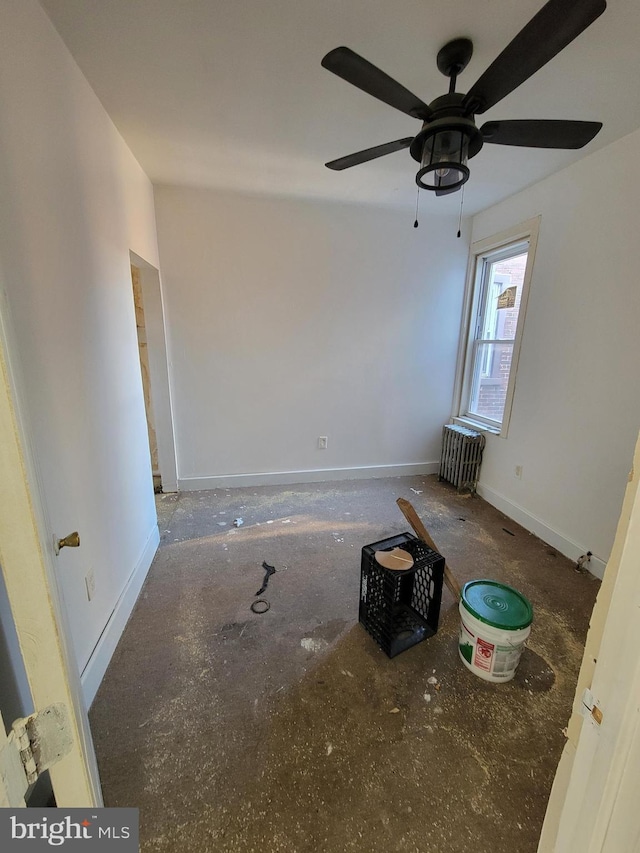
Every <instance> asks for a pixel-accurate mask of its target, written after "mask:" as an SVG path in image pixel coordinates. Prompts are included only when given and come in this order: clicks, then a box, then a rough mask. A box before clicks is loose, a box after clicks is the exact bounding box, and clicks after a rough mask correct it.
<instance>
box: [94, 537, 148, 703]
mask: <svg viewBox="0 0 640 853" xmlns="http://www.w3.org/2000/svg"><path fill="white" fill-rule="evenodd" d="M159 544H160V533H159V531H158V526H157V524H154V526H153V529H152V531H151V533H150V534H149V538H148V539H147V542H146V544H145V546H144V549H143V551H142V554H141V556H140V559H139V560H138V562H137V563H136V566H135V568H134V570H133V572H132V573H131V575H130V576H129V580H128V581H127V583H126V585H125V588H124V589H123V591H122V593H121V595H120V598H119V599H118V601H117V603H116V606H115V607H114V609H113V612H112V614H111V616H110V617H109V619H108V621H107V624H106V625H105V627H104V629H103V631H102V634H100V638H99V640H98V642H97V643H96V645H95V648H94V650H93V651H92V652H91V656H90V658H89V660H88V661H87V664H86V666H85V668H84V669H83V670H82V674H81V676H80V680H81V683H82V694H83V696H84V701H85V703H86V706H87V708H90V707H91V703H92V702H93V700H94V699H95V695H96V693H97V692H98V687H100V683H101V681H102V679H103V678H104V674H105V672H106V671H107V667H108V666H109V662H110V660H111V658H112V656H113V653H114V652H115V650H116V646H117V645H118V641H119V639H120V637H121V636H122V632H123V631H124V629H125V626H126V624H127V622H128V621H129V617H130V616H131V613H132V611H133V608H134V606H135V603H136V601H137V600H138V596H139V595H140V590H141V589H142V585H143V583H144V581H145V578H146V577H147V572H148V571H149V568H150V566H151V563H152V561H153V558H154V556H155V553H156V551H157V550H158V545H159Z"/></svg>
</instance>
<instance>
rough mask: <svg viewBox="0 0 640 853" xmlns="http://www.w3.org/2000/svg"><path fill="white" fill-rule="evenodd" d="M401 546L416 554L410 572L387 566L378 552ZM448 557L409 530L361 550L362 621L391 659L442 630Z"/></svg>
mask: <svg viewBox="0 0 640 853" xmlns="http://www.w3.org/2000/svg"><path fill="white" fill-rule="evenodd" d="M393 548H402V549H403V550H404V551H408V553H409V554H411V556H412V557H413V561H414V563H413V566H412V567H411V568H410V569H407V570H406V571H396V570H394V569H385V568H383V567H382V566H381V565H380V564H379V563H378V562H377V560H376V558H375V556H374V554H375V552H376V551H391V550H392V549H393ZM443 577H444V557H442V556H441V555H440V554H438V553H437V552H436V551H433V550H432V549H431V548H429V547H428V546H427V545H425V544H424V542H422V541H421V540H420V539H417V538H416V537H415V536H413V535H412V534H411V533H401V534H400V535H399V536H392V537H391V538H390V539H383V540H381V541H380V542H374V543H373V544H371V545H365V546H364V548H363V549H362V563H361V570H360V614H359V619H360V622H361V623H362V625H363V626H364V627H365V628H366V630H367V631H368V632H369V633H370V634H371V636H372V637H373V639H374V640H375V641H376V642H377V643H378V645H379V646H380V648H381V649H382V650H383V651H384V652H386V654H387V655H388V656H389V657H390V658H392V657H395V656H396V655H398V654H400V652H404V651H405V650H406V649H409V648H411V646H415V644H416V643H420V642H421V641H422V640H426V639H427V638H428V637H432V636H433V635H434V634H435V633H436V631H437V630H438V621H439V619H440V602H441V599H442V580H443Z"/></svg>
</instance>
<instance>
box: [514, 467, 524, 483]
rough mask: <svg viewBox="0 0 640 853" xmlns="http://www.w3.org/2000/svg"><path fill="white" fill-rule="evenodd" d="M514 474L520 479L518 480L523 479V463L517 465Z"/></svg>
mask: <svg viewBox="0 0 640 853" xmlns="http://www.w3.org/2000/svg"><path fill="white" fill-rule="evenodd" d="M514 474H515V477H516V479H518V480H521V479H522V465H516V467H515V470H514Z"/></svg>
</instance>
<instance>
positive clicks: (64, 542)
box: [53, 530, 80, 554]
mask: <svg viewBox="0 0 640 853" xmlns="http://www.w3.org/2000/svg"><path fill="white" fill-rule="evenodd" d="M53 542H54V547H55V551H56V554H59V553H60V550H61V549H62V548H79V547H80V534H79V533H78V531H77V530H74V532H73V533H69V535H68V536H65V537H64V539H56V538H55V537H54V540H53Z"/></svg>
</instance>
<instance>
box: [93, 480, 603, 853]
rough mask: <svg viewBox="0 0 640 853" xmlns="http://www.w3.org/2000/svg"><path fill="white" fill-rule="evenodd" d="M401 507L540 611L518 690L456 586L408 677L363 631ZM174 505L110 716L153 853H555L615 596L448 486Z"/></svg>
mask: <svg viewBox="0 0 640 853" xmlns="http://www.w3.org/2000/svg"><path fill="white" fill-rule="evenodd" d="M398 497H404V498H407V499H408V500H410V501H411V502H412V503H413V505H414V506H415V508H416V510H417V511H418V513H419V514H420V515H421V517H422V519H423V521H424V522H425V524H426V527H427V529H428V530H429V532H430V533H431V535H432V536H433V538H434V540H435V541H436V543H437V544H438V546H439V548H440V550H441V552H442V553H443V554H444V555H445V557H446V558H447V561H448V563H449V565H450V567H451V568H452V570H453V571H454V572H455V574H456V575H457V577H458V578H459V580H460V581H462V582H464V581H467V580H471V579H473V578H479V577H490V578H494V579H496V580H499V581H502V582H506V583H509V584H511V585H513V586H515V587H517V588H518V589H519V590H521V591H522V592H523V593H524V594H525V595H527V597H528V598H529V599H530V600H531V602H532V604H533V608H534V614H535V621H534V625H533V630H532V634H531V638H530V641H529V647H528V649H527V651H526V652H525V654H524V656H523V658H522V661H521V663H520V666H519V668H518V671H517V673H516V677H515V679H514V680H513V681H512V682H510V683H509V684H501V685H494V684H490V683H487V682H484V681H482V680H480V679H479V678H477V677H476V676H475V675H473V674H472V673H471V672H469V671H468V670H467V669H465V668H464V666H463V665H462V664H461V663H460V661H459V659H458V652H457V643H456V639H457V632H458V626H459V615H458V612H457V607H456V605H455V603H454V601H453V599H452V597H451V596H450V594H449V593H448V591H447V590H446V589H445V591H444V593H443V604H442V611H441V621H440V629H439V632H438V634H437V635H436V636H434V637H432V638H430V639H429V640H426V641H425V642H423V643H420V644H418V645H417V646H414V647H413V648H412V649H410V650H408V651H406V652H404V653H402V654H400V655H399V656H397V657H396V658H394V659H393V660H389V659H388V658H387V657H386V656H385V655H384V653H382V652H381V651H380V650H379V648H378V647H377V645H376V644H375V642H374V641H373V640H372V639H371V637H370V636H369V635H368V634H367V633H366V632H365V631H364V630H363V629H362V627H361V626H360V625H359V624H358V622H357V614H358V595H359V579H360V551H361V548H362V546H363V545H366V544H369V543H371V542H375V541H378V540H380V539H382V538H386V537H388V536H393V535H396V534H398V533H401V532H403V531H405V530H407V529H408V528H407V522H406V521H405V519H404V518H403V516H402V514H401V513H400V511H399V510H398V508H397V506H396V505H395V500H396V498H398ZM157 506H158V520H159V526H160V533H161V547H160V549H159V551H158V554H157V555H156V558H155V560H154V563H153V566H152V567H151V570H150V573H149V577H148V579H147V582H146V584H145V586H144V589H143V592H142V594H141V596H140V599H139V601H138V604H137V606H136V609H135V611H134V613H133V615H132V617H131V619H130V621H129V624H128V625H127V628H126V630H125V632H124V635H123V637H122V639H121V642H120V644H119V645H118V648H117V650H116V653H115V655H114V658H113V660H112V663H111V665H110V667H109V670H108V672H107V674H106V677H105V679H104V681H103V684H102V686H101V688H100V691H99V693H98V696H97V698H96V700H95V702H94V705H93V707H92V710H91V715H90V716H91V725H92V730H93V733H94V738H95V742H96V749H97V753H98V761H99V765H100V771H101V776H102V781H103V789H104V795H105V802H106V804H107V805H109V806H138V807H139V808H140V811H141V815H140V819H141V849H142V851H145V853H151V851H159V852H160V851H162V853H173V851H176V853H177V851H183V850H193V851H198V853H208V851H211V853H250V851H260V853H279V851H282V853H307V851H309V853H311V851H321V853H342V851H363V852H364V851H366V853H396V851H397V853H459V851H462V850H466V849H473V850H474V853H511V851H513V850H518V851H519V853H535V851H536V849H537V844H538V838H539V835H540V830H541V827H542V820H543V818H544V812H545V808H546V802H547V799H548V796H549V791H550V788H551V783H552V780H553V776H554V773H555V769H556V766H557V762H558V760H559V758H560V753H561V750H562V746H563V742H564V738H563V734H562V729H563V728H564V726H565V725H566V723H567V720H568V717H569V714H570V710H571V703H572V700H573V694H574V690H575V683H576V680H577V675H578V670H579V666H580V662H581V659H582V649H583V644H584V638H585V636H586V631H587V627H588V621H589V617H590V614H591V610H592V608H593V603H594V601H595V596H596V594H597V590H598V587H599V583H598V581H596V580H595V579H594V578H592V577H591V576H590V575H586V574H579V573H577V572H575V571H574V568H573V564H572V563H571V562H570V561H568V560H566V559H565V558H563V557H562V556H560V555H559V554H557V552H555V551H554V550H553V549H550V548H549V546H548V545H545V544H544V543H543V542H541V541H540V540H538V539H536V538H535V537H534V536H531V535H530V534H528V533H527V532H526V531H524V530H523V529H522V528H521V527H519V526H518V525H517V524H515V523H514V522H512V521H511V520H507V519H506V518H505V516H503V515H502V514H501V513H499V512H498V511H497V510H495V509H494V508H493V507H491V506H489V505H488V504H486V503H485V502H484V501H482V500H481V499H480V498H477V497H474V498H469V497H468V496H460V495H458V494H457V493H456V491H455V490H454V489H452V488H451V487H450V486H449V485H447V484H444V483H439V482H438V481H437V478H436V477H403V478H389V479H380V480H360V481H344V482H338V483H318V484H310V485H301V486H286V487H267V486H263V487H259V488H255V487H254V488H252V487H249V488H241V489H218V490H217V491H208V492H191V493H189V492H187V493H181V494H180V495H158V496H157ZM237 517H242V518H243V519H244V524H243V525H242V526H241V527H239V528H235V527H233V519H234V518H237ZM462 519H464V523H463V522H462ZM505 527H506V528H507V529H508V530H509V531H510V532H511V533H513V534H514V535H508V534H507V533H505V530H504V528H505ZM263 560H266V562H267V563H269V564H271V565H273V566H274V567H275V568H276V570H277V571H276V573H275V574H274V575H272V576H271V578H270V581H269V586H268V588H267V590H266V592H265V593H264V595H263V596H262V597H264V598H266V599H267V600H268V601H269V603H270V609H269V610H268V612H266V613H264V614H261V615H258V614H254V613H252V612H251V610H250V605H251V603H252V601H254V600H255V592H256V590H257V589H259V587H260V585H261V583H262V580H263V577H264V569H263V568H262V562H263ZM430 678H431V682H429V679H430ZM434 679H436V680H437V684H434V683H433V681H434ZM427 697H428V698H427Z"/></svg>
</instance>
